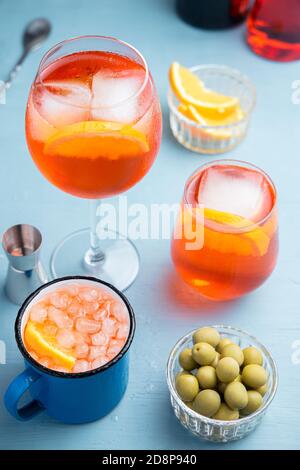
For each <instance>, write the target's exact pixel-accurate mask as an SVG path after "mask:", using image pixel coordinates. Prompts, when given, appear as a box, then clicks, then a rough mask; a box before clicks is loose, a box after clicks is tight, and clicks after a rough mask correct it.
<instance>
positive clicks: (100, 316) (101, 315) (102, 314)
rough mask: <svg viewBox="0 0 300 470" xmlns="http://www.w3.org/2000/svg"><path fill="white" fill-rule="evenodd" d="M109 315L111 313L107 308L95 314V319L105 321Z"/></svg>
mask: <svg viewBox="0 0 300 470" xmlns="http://www.w3.org/2000/svg"><path fill="white" fill-rule="evenodd" d="M108 315H109V312H108V311H107V310H106V309H105V308H101V309H100V310H97V311H96V312H94V313H93V318H94V319H95V320H97V321H100V320H104V318H107V317H108Z"/></svg>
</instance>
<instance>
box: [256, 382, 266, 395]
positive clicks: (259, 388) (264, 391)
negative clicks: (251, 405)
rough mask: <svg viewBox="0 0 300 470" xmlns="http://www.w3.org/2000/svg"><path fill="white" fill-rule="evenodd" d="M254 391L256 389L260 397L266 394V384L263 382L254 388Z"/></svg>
mask: <svg viewBox="0 0 300 470" xmlns="http://www.w3.org/2000/svg"><path fill="white" fill-rule="evenodd" d="M256 391H257V392H258V393H260V394H261V396H262V397H264V396H265V394H266V393H267V391H268V384H265V385H262V386H261V387H258V388H257V389H256Z"/></svg>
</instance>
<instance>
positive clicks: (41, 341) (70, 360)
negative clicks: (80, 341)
mask: <svg viewBox="0 0 300 470" xmlns="http://www.w3.org/2000/svg"><path fill="white" fill-rule="evenodd" d="M24 340H25V344H26V347H27V349H30V350H33V351H34V352H35V353H36V354H38V355H39V356H46V357H49V358H51V359H52V360H53V362H55V364H58V365H60V366H62V367H64V368H66V369H68V370H71V369H72V368H73V366H74V364H75V360H76V359H75V357H73V356H72V355H71V354H70V353H68V352H66V351H62V350H61V349H59V348H58V347H57V343H56V341H55V337H52V336H50V335H46V334H44V332H43V327H42V326H41V325H38V324H37V323H35V322H33V321H32V320H29V321H28V323H27V325H26V327H25V332H24Z"/></svg>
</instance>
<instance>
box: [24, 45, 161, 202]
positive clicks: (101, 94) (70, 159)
mask: <svg viewBox="0 0 300 470" xmlns="http://www.w3.org/2000/svg"><path fill="white" fill-rule="evenodd" d="M41 67H42V69H41V70H40V71H39V73H38V75H37V79H36V81H35V82H34V84H33V86H32V89H31V93H30V96H29V100H28V106H27V112H26V137H27V143H28V147H29V150H30V153H31V155H32V158H33V160H34V162H35V163H36V165H37V167H38V168H39V170H40V171H41V172H42V173H43V175H44V176H45V177H46V178H47V179H48V180H49V181H50V182H51V183H53V184H54V185H55V186H57V187H59V188H60V189H62V190H63V191H66V192H68V193H70V194H73V195H75V196H79V197H84V198H93V199H95V198H102V197H108V196H112V195H115V194H119V193H121V192H124V191H126V190H127V189H128V188H130V187H131V186H133V185H135V184H136V183H137V182H138V181H139V180H140V179H142V178H143V176H144V175H145V174H146V173H147V172H148V171H149V169H150V167H151V165H152V163H153V161H154V159H155V157H156V154H157V151H158V147H159V144H160V139H161V114H160V108H159V102H158V98H157V95H156V92H155V89H154V86H153V81H152V78H151V77H150V78H149V75H148V70H146V69H145V67H144V65H143V64H140V63H137V62H136V61H135V60H133V59H131V58H129V57H125V56H122V55H119V54H116V53H113V52H104V51H91V52H89V51H82V52H75V53H73V54H70V55H65V56H63V57H60V58H57V59H56V60H54V61H52V62H50V64H48V65H45V66H43V64H42V65H41Z"/></svg>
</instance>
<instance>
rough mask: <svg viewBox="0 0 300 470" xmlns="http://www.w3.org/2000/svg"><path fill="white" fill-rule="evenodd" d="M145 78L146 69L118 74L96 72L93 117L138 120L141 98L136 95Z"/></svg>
mask: <svg viewBox="0 0 300 470" xmlns="http://www.w3.org/2000/svg"><path fill="white" fill-rule="evenodd" d="M144 79H145V73H144V71H129V72H128V73H127V74H126V73H124V74H123V75H118V76H114V75H112V74H111V73H107V72H105V71H100V72H98V73H96V74H95V75H94V77H93V82H92V100H91V108H92V109H91V115H92V118H93V119H99V120H104V121H114V122H124V123H130V122H133V121H135V120H137V119H138V117H139V115H140V109H139V108H140V100H139V99H138V97H136V98H135V97H134V95H135V94H136V93H137V92H138V91H139V90H140V88H141V86H142V85H143V81H144ZM129 98H130V99H129Z"/></svg>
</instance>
